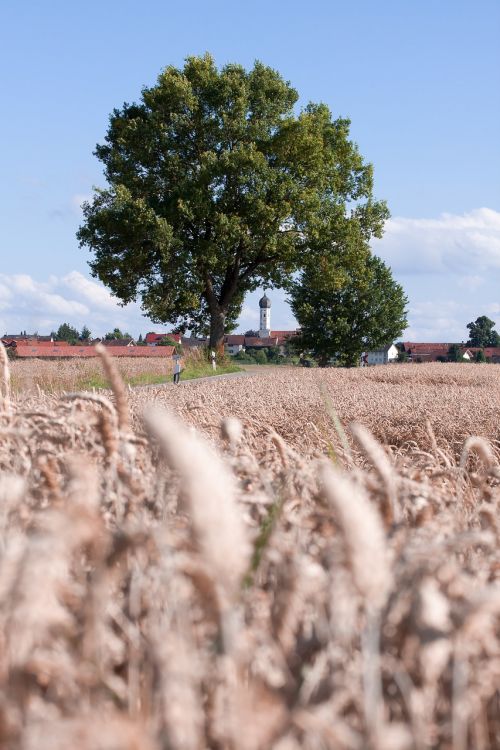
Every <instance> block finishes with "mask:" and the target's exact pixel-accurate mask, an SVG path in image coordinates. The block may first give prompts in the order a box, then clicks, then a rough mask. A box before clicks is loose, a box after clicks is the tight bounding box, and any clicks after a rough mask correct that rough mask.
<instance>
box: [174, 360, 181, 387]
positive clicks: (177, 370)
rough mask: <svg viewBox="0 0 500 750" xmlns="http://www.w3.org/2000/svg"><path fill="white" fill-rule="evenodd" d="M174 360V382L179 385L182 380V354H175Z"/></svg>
mask: <svg viewBox="0 0 500 750" xmlns="http://www.w3.org/2000/svg"><path fill="white" fill-rule="evenodd" d="M173 360H174V383H175V385H177V384H178V382H179V380H180V377H181V370H182V368H181V356H180V354H174V356H173Z"/></svg>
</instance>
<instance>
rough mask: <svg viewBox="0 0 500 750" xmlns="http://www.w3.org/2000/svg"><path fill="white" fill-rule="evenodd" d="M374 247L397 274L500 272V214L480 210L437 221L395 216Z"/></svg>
mask: <svg viewBox="0 0 500 750" xmlns="http://www.w3.org/2000/svg"><path fill="white" fill-rule="evenodd" d="M373 248H374V251H375V252H376V253H377V254H378V255H380V256H381V257H382V258H383V259H384V260H385V261H387V262H388V263H389V265H390V266H391V267H392V269H393V271H394V272H395V273H405V274H421V273H456V274H461V275H467V276H471V275H474V276H475V275H476V272H477V271H480V272H485V271H490V270H500V212H498V211H494V210H493V209H491V208H478V209H475V210H473V211H470V212H469V213H465V214H449V213H445V214H441V216H439V217H438V218H437V219H408V218H405V217H395V218H393V219H390V220H389V221H388V222H387V224H386V229H385V234H384V236H383V238H382V239H381V240H375V241H374V243H373ZM471 271H473V272H474V274H471V273H470V272H471Z"/></svg>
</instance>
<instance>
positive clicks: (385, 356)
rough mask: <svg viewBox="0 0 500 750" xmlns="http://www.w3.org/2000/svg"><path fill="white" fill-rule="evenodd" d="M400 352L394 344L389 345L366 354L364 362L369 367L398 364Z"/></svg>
mask: <svg viewBox="0 0 500 750" xmlns="http://www.w3.org/2000/svg"><path fill="white" fill-rule="evenodd" d="M397 359H398V350H397V347H396V346H395V345H394V344H387V346H382V347H380V348H379V349H373V350H372V351H369V352H366V355H365V357H364V360H363V361H364V362H365V364H367V365H388V364H390V363H391V362H397Z"/></svg>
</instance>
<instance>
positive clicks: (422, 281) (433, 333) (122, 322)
mask: <svg viewBox="0 0 500 750" xmlns="http://www.w3.org/2000/svg"><path fill="white" fill-rule="evenodd" d="M81 198H82V196H77V198H75V203H78V202H79V201H80V199H81ZM373 249H374V252H376V253H377V254H378V255H380V257H382V258H383V259H384V260H385V261H386V262H387V263H388V264H389V265H390V266H391V268H392V270H393V272H394V275H395V276H396V278H397V279H398V280H399V281H400V282H401V283H402V284H403V287H404V288H405V289H406V291H407V293H408V295H409V298H410V311H409V323H410V326H409V328H408V330H407V331H406V332H405V334H404V337H405V338H406V339H413V340H420V341H439V340H441V341H462V340H463V339H465V338H466V336H467V330H466V324H467V323H468V322H469V321H471V320H474V319H475V318H476V317H477V316H478V315H483V314H484V315H489V316H490V317H492V318H493V319H494V320H495V319H496V316H498V318H499V322H500V299H499V297H500V294H499V289H500V212H498V211H495V210H493V209H490V208H478V209H475V210H473V211H470V212H468V213H465V214H462V215H459V214H442V215H441V216H439V217H438V218H437V219H425V218H422V219H410V218H406V217H395V218H393V219H390V220H389V221H388V222H387V225H386V232H385V235H384V237H383V238H382V239H381V240H377V241H376V242H374V243H373ZM261 295H262V290H257V291H255V292H253V293H252V294H249V295H248V296H247V298H246V300H245V305H244V307H243V309H242V314H241V317H240V320H239V325H238V330H240V331H245V330H247V329H249V328H256V326H257V325H258V319H259V308H258V300H259V298H260V296H261ZM270 297H271V299H272V304H273V306H272V327H273V328H275V329H290V328H295V327H296V322H295V321H294V320H293V316H292V314H291V311H290V308H289V306H288V305H287V304H286V294H285V293H284V292H283V291H281V290H272V291H271V292H270ZM63 322H68V323H70V324H71V325H74V326H76V327H77V328H78V329H79V330H81V328H82V326H83V325H88V326H89V328H90V329H91V331H92V332H93V333H94V334H95V335H101V334H103V333H105V332H106V331H108V330H110V329H111V328H113V327H114V326H119V327H120V328H122V329H126V330H128V331H129V332H130V333H132V334H133V335H138V334H139V333H140V332H142V333H145V332H147V331H148V330H155V329H158V328H159V329H160V330H161V329H162V328H163V329H165V328H168V326H166V327H163V326H157V325H155V324H153V323H151V322H150V321H149V320H148V318H146V317H145V316H143V315H142V314H141V310H140V306H139V305H138V304H131V305H127V306H126V307H120V305H119V304H118V303H117V300H116V299H115V298H114V297H112V296H111V294H110V293H109V292H108V291H107V290H106V288H105V287H104V286H103V285H102V284H100V283H99V282H97V281H95V280H93V279H91V278H90V277H88V276H86V275H84V274H82V273H80V272H78V271H72V272H71V273H68V274H66V275H65V276H55V275H54V276H50V277H49V278H48V279H47V280H45V281H37V280H35V279H33V278H32V277H31V276H29V275H26V274H23V275H21V274H17V275H16V274H14V275H5V274H4V275H2V274H0V334H3V333H17V332H19V331H20V330H29V331H30V332H33V331H39V332H40V333H49V332H50V331H51V330H53V329H55V328H57V327H58V326H59V325H60V324H61V323H63ZM498 327H499V330H500V326H498Z"/></svg>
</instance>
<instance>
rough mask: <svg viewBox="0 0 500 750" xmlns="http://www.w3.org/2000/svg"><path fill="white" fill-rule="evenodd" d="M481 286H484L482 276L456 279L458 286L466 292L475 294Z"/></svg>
mask: <svg viewBox="0 0 500 750" xmlns="http://www.w3.org/2000/svg"><path fill="white" fill-rule="evenodd" d="M482 284H484V278H483V276H474V275H471V276H460V278H459V279H458V286H459V287H462V288H463V289H466V290H467V291H468V292H475V291H476V289H479V287H480V286H481V285H482Z"/></svg>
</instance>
